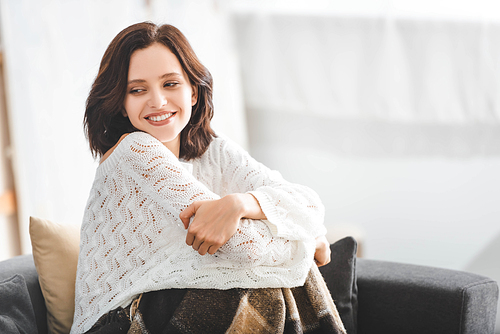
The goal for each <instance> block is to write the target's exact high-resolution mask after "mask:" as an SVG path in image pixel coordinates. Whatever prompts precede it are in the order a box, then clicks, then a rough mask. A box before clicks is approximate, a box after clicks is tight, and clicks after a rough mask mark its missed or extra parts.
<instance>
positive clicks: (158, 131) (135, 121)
mask: <svg viewBox="0 0 500 334" xmlns="http://www.w3.org/2000/svg"><path fill="white" fill-rule="evenodd" d="M196 101H197V92H196V91H195V90H193V89H192V87H191V83H190V82H189V78H188V76H187V75H186V73H185V72H184V70H183V69H182V66H181V64H180V63H179V61H178V60H177V57H176V56H175V55H174V54H173V53H172V52H171V51H170V50H169V49H168V48H167V47H166V46H164V45H163V44H159V43H155V44H153V45H151V46H149V47H148V48H146V49H142V50H137V51H135V52H134V53H133V54H132V56H131V57H130V68H129V72H128V89H127V95H126V97H125V104H124V107H125V112H124V116H126V117H128V118H129V119H130V123H132V125H133V126H134V127H135V128H136V129H138V130H141V131H144V132H147V133H149V134H151V135H153V136H154V137H155V138H156V139H158V140H159V141H161V142H162V143H163V144H164V145H165V146H167V147H168V149H169V150H170V151H172V152H173V153H174V154H175V156H177V157H179V148H180V133H181V131H182V129H184V128H185V127H186V125H187V123H188V122H189V119H190V118H191V107H192V106H194V105H195V104H196Z"/></svg>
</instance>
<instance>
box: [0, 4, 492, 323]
mask: <svg viewBox="0 0 500 334" xmlns="http://www.w3.org/2000/svg"><path fill="white" fill-rule="evenodd" d="M145 20H150V21H153V22H155V23H160V24H161V23H169V24H173V25H175V26H177V27H178V28H179V29H180V30H181V31H183V33H184V34H185V35H186V36H187V38H188V39H189V40H190V42H191V44H192V46H193V47H194V49H195V51H196V52H197V54H198V56H199V58H200V59H201V60H202V62H203V63H204V64H205V66H207V67H208V68H209V69H210V71H211V72H212V74H213V76H214V81H215V90H214V97H215V98H214V100H215V107H216V113H215V114H216V116H215V118H214V121H213V124H214V128H215V129H216V130H217V131H220V132H223V133H225V134H226V135H228V136H229V137H231V138H232V139H234V140H235V141H237V142H238V143H239V144H240V145H242V146H243V147H245V148H246V149H247V150H249V151H250V153H251V154H252V155H253V156H254V157H255V158H256V159H257V160H259V161H261V162H263V163H264V164H266V165H267V166H269V167H271V168H273V169H277V170H279V171H280V172H281V173H282V174H283V176H284V177H285V178H286V179H288V180H290V181H293V182H297V183H301V184H305V185H308V186H310V187H311V188H313V189H314V190H316V191H317V192H318V193H319V195H320V197H321V198H322V200H323V202H324V204H325V206H326V225H327V227H328V229H329V235H328V237H329V239H330V240H331V241H334V240H336V239H338V238H340V237H342V236H345V235H353V236H354V237H355V238H356V239H357V240H358V242H359V243H360V246H361V247H360V255H361V256H363V257H367V258H371V259H380V260H389V261H398V262H406V263H414V264H422V265H430V266H439V267H445V268H450V269H457V270H467V271H473V272H477V273H480V274H484V275H488V276H490V277H493V278H496V279H497V280H500V260H499V256H500V4H498V1H496V0H475V1H472V0H464V1H449V0H433V1H429V0H425V1H414V0H393V1H389V0H385V1H383V0H365V1H362V0H351V1H349V2H346V1H341V0H308V1H303V0H293V1H292V0H286V1H285V0H282V1H271V0H267V1H257V0H253V1H251V0H246V1H245V0H233V1H231V0H182V1H181V0H108V1H101V0H45V1H34V0H0V39H1V40H0V45H1V54H0V55H1V57H0V64H1V68H0V70H1V72H0V76H1V80H0V157H1V161H0V260H1V259H6V258H9V257H12V256H15V255H18V254H21V253H30V252H31V244H30V240H29V233H28V224H29V216H38V217H41V218H47V219H51V220H53V221H55V222H58V223H60V224H74V225H79V224H80V223H81V220H82V216H83V208H84V206H85V203H86V200H87V196H88V193H89V191H90V187H91V183H92V181H93V176H94V173H95V168H96V167H97V163H96V162H95V161H94V160H93V159H92V157H91V154H90V151H89V149H88V145H87V143H86V140H85V137H84V134H83V130H82V119H83V113H84V107H85V100H86V97H87V94H88V92H89V89H90V86H91V84H92V81H93V79H94V78H95V76H96V74H97V70H98V66H99V62H100V59H101V57H102V55H103V53H104V51H105V49H106V47H107V45H108V44H109V42H110V41H111V39H112V38H113V37H114V36H115V35H116V34H117V33H118V32H119V31H121V30H122V29H123V28H125V27H127V26H128V25H130V24H133V23H136V22H140V21H145ZM497 327H498V328H500V326H497Z"/></svg>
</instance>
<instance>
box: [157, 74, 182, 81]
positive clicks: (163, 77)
mask: <svg viewBox="0 0 500 334" xmlns="http://www.w3.org/2000/svg"><path fill="white" fill-rule="evenodd" d="M168 77H182V74H181V73H178V72H170V73H165V74H163V75H161V76H160V79H166V78H168Z"/></svg>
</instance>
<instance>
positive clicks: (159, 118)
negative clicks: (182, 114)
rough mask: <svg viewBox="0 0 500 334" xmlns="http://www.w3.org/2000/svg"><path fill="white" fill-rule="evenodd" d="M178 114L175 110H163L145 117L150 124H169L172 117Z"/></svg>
mask: <svg viewBox="0 0 500 334" xmlns="http://www.w3.org/2000/svg"><path fill="white" fill-rule="evenodd" d="M176 114H177V112H175V111H169V112H163V113H154V114H149V115H147V116H146V117H144V118H145V119H146V120H147V121H148V123H149V124H152V125H156V126H160V125H165V124H168V123H170V122H171V121H172V118H173V117H174V116H175V115H176Z"/></svg>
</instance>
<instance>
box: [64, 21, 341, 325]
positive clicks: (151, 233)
mask: <svg viewBox="0 0 500 334" xmlns="http://www.w3.org/2000/svg"><path fill="white" fill-rule="evenodd" d="M111 83H112V84H111ZM211 92H212V78H211V75H210V72H208V70H207V69H206V68H205V67H204V66H203V65H202V64H201V63H200V62H199V60H198V59H197V57H196V55H195V54H194V52H193V51H192V49H191V47H190V46H189V43H188V42H187V40H186V39H185V37H184V36H183V35H182V34H181V33H180V31H178V30H177V29H176V28H174V27H172V26H170V25H163V26H161V27H158V26H156V25H154V24H152V23H139V24H136V25H133V26H130V27H128V28H126V29H125V30H123V31H122V32H120V33H119V34H118V35H117V36H116V37H115V39H114V40H113V41H112V42H111V44H110V46H109V47H108V49H107V50H106V52H105V54H104V57H103V60H102V63H101V67H100V70H99V74H98V76H97V78H96V80H95V82H94V85H93V86H92V90H91V92H90V95H89V98H88V100H87V108H86V112H85V129H86V133H87V136H88V139H89V143H90V147H91V149H92V151H93V153H94V155H96V156H99V157H101V163H100V165H99V167H98V169H97V172H96V177H95V180H94V183H93V186H92V190H91V192H90V196H89V200H88V203H87V206H86V209H85V215H84V219H83V224H82V230H81V241H80V254H79V260H78V270H77V276H76V288H75V314H74V322H73V326H72V329H71V333H84V332H88V333H107V332H110V331H113V333H115V332H120V331H119V330H116V331H114V329H113V328H115V327H119V328H121V329H123V331H124V332H127V330H128V328H129V327H130V326H142V327H145V328H148V330H150V331H151V332H153V333H155V332H156V331H158V332H162V333H163V332H164V330H166V329H168V328H171V327H173V328H177V327H179V326H180V327H182V328H195V327H196V328H202V329H203V331H202V332H203V333H210V332H214V333H219V332H221V331H222V332H225V331H235V332H239V333H240V332H242V330H243V332H245V331H248V332H252V333H255V332H256V331H255V329H256V327H255V326H254V323H255V322H256V321H260V320H258V319H262V318H263V319H265V322H269V323H268V324H266V325H265V326H263V327H262V328H261V329H260V330H257V332H259V331H261V332H268V331H272V332H275V331H278V332H280V331H283V330H286V328H290V330H292V329H300V332H302V329H305V328H314V329H315V330H316V329H318V328H319V329H320V331H321V332H325V331H326V332H332V333H344V332H345V330H344V328H343V325H342V322H341V320H340V318H339V315H338V312H337V310H336V308H335V305H334V303H333V301H332V299H331V296H330V294H329V293H328V290H327V288H326V285H325V283H324V281H323V279H322V277H321V275H320V274H319V271H318V269H317V265H318V266H321V265H324V264H327V263H328V262H329V261H330V248H329V244H328V242H327V240H326V238H325V234H326V229H325V227H324V224H323V223H324V222H323V220H324V207H323V205H322V203H321V201H320V199H319V198H318V196H317V194H316V193H315V192H314V191H312V190H311V189H309V188H307V187H305V186H301V185H297V184H292V183H289V182H287V181H285V180H284V179H283V178H282V177H281V175H280V174H279V173H278V172H276V171H271V170H270V169H268V168H267V167H265V166H264V165H262V164H260V163H258V162H257V161H255V160H254V159H253V158H252V157H250V155H249V154H248V153H247V152H245V151H244V150H242V149H241V148H240V147H238V146H237V145H235V144H234V143H232V142H231V141H230V140H229V139H227V138H225V137H224V136H222V135H215V133H214V132H213V130H212V129H211V127H210V120H211V118H212V115H213V107H212V93H211ZM318 287H319V288H318ZM291 288H297V289H295V290H293V291H292V290H290V289H291ZM206 289H209V290H210V291H211V292H210V297H208V298H209V299H208V302H209V303H210V304H211V305H212V306H213V308H211V309H210V310H209V311H206V312H205V313H204V314H203V315H200V314H198V315H197V316H196V317H193V316H191V315H189V314H184V313H182V312H184V311H183V310H185V309H186V308H185V307H184V306H185V305H186V304H187V305H188V306H189V308H188V309H197V308H198V306H199V304H198V302H196V300H200V299H206V298H207V297H206V292H204V291H205V290H206ZM295 294H297V295H296V296H295ZM252 296H253V297H252ZM256 296H261V297H259V298H257V297H256ZM291 296H294V297H291ZM303 296H308V297H307V298H305V299H304V298H303ZM252 299H256V300H258V303H262V305H267V304H269V303H274V304H277V305H280V306H279V307H276V308H272V310H268V311H270V312H271V313H272V314H271V313H268V311H266V312H265V313H260V314H257V315H256V313H255V312H253V313H252V312H250V311H251V310H253V309H254V306H251V305H250V304H251V303H250V304H249V303H248V300H252ZM161 300H168V301H169V302H168V305H165V304H164V303H163V304H162V303H161V302H160V301H161ZM148 304H151V305H158V307H155V312H156V311H158V310H157V309H158V308H159V309H160V314H162V316H161V319H158V318H157V317H155V316H153V314H156V313H150V311H148V309H147V308H144V307H145V306H144V305H148ZM242 309H248V312H249V313H251V314H253V315H251V314H249V313H247V312H243V313H242V312H241V310H242ZM290 309H293V310H296V309H298V311H299V313H301V312H305V313H307V314H308V316H309V315H310V314H315V316H313V317H311V320H310V321H306V322H304V321H303V320H300V319H299V318H292V319H288V318H287V317H286V315H287V314H289V313H290V312H291V311H290ZM236 311H238V312H236ZM273 312H274V313H273ZM228 314H232V315H233V316H227V315H228ZM243 314H244V316H243ZM264 314H265V315H264ZM223 315H224V317H222V316H223ZM164 318H165V319H164ZM129 319H132V324H131V323H130V320H129ZM261 323H262V322H261ZM302 327H304V328H302ZM115 329H116V328H115ZM152 329H154V330H152ZM120 333H121V332H120Z"/></svg>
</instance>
